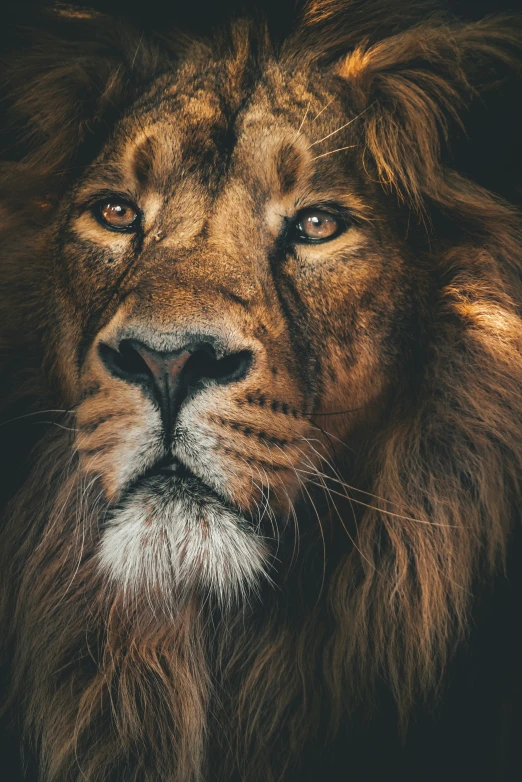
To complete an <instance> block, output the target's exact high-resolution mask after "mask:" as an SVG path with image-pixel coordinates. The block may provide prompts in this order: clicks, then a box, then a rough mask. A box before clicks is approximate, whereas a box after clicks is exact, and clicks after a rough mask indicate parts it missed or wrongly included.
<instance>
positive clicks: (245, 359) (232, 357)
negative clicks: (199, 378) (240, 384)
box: [214, 350, 253, 383]
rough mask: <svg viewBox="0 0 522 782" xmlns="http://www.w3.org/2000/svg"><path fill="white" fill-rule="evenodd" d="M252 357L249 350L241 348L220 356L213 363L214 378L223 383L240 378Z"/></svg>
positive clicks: (246, 370)
mask: <svg viewBox="0 0 522 782" xmlns="http://www.w3.org/2000/svg"><path fill="white" fill-rule="evenodd" d="M252 358H253V356H252V351H251V350H241V351H240V352H239V353H231V354H229V355H228V356H224V357H223V358H220V359H219V360H218V361H216V363H215V374H214V377H215V379H216V380H221V382H225V383H233V382H235V381H237V380H242V379H243V378H244V377H245V376H246V374H247V372H248V370H249V369H250V367H251V365H252Z"/></svg>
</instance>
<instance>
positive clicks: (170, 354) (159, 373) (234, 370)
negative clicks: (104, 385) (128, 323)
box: [98, 339, 252, 429]
mask: <svg viewBox="0 0 522 782" xmlns="http://www.w3.org/2000/svg"><path fill="white" fill-rule="evenodd" d="M98 350H99V354H100V357H101V359H102V361H103V363H104V364H105V367H106V368H107V369H108V371H109V372H110V373H111V374H112V375H114V376H115V377H118V378H121V379H122V380H125V381H126V382H127V383H134V384H137V385H141V386H142V387H143V388H144V389H145V390H146V391H147V392H149V393H150V394H151V395H152V396H153V397H154V398H155V399H156V401H157V403H158V405H159V407H160V409H161V412H162V416H163V420H164V424H165V427H166V428H167V429H170V428H171V427H172V424H173V422H174V420H175V418H176V415H177V413H178V411H179V408H180V407H181V405H182V403H183V401H184V399H185V398H186V397H187V395H188V394H189V392H191V391H193V390H197V388H198V387H199V388H202V387H204V385H205V381H210V380H213V381H215V382H217V383H220V384H222V385H223V384H228V383H234V382H237V381H239V380H242V379H243V378H244V377H245V376H246V374H247V372H248V370H249V367H250V365H251V363H252V352H251V351H250V350H242V351H239V352H236V353H230V354H227V355H225V356H223V357H221V358H217V356H216V353H215V350H214V348H213V346H212V345H211V344H210V343H207V342H198V343H195V344H194V343H187V344H186V345H185V346H184V347H182V348H180V349H179V350H175V351H159V350H155V349H154V348H152V347H150V346H149V345H147V344H146V343H144V342H140V341H138V340H134V339H122V340H121V341H120V342H119V344H118V346H117V348H113V347H110V346H109V345H106V344H105V343H103V342H102V343H100V344H99V346H98Z"/></svg>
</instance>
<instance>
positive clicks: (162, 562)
mask: <svg viewBox="0 0 522 782" xmlns="http://www.w3.org/2000/svg"><path fill="white" fill-rule="evenodd" d="M162 488H163V491H160V487H157V488H156V489H155V487H154V486H150V485H148V486H144V487H143V488H141V489H138V490H136V491H135V492H133V493H132V495H131V496H130V497H129V498H128V499H127V500H126V501H125V502H124V504H123V505H122V506H121V507H120V508H118V509H117V510H115V511H114V512H113V515H112V518H111V519H110V521H109V523H108V526H107V527H106V528H105V529H104V530H103V533H102V537H101V545H100V550H99V554H98V562H99V566H100V568H101V570H102V572H103V573H104V574H105V575H106V576H108V578H109V579H110V580H111V581H112V582H114V583H115V584H117V585H119V586H120V587H121V588H122V589H123V592H124V594H125V595H126V596H128V597H129V598H131V599H133V598H136V597H138V596H139V595H140V594H141V595H143V596H144V597H145V598H146V599H147V601H148V602H149V603H150V604H151V607H152V608H155V607H157V608H158V609H167V610H170V609H171V608H174V606H175V605H176V603H178V602H179V600H183V599H184V598H185V597H187V596H188V595H190V594H191V593H193V592H194V591H196V590H197V591H198V592H199V593H201V594H203V595H208V594H209V593H210V594H212V595H213V596H215V597H216V598H217V600H218V601H219V602H220V604H221V605H222V606H226V605H230V604H231V603H233V602H234V601H235V600H236V599H238V598H244V597H246V596H247V594H248V593H249V592H251V591H252V590H254V591H255V590H257V588H258V586H259V582H260V580H261V579H262V578H263V577H266V566H267V560H268V548H267V546H266V544H265V542H264V540H263V538H262V537H261V536H260V535H257V534H256V532H255V531H254V530H253V529H252V528H251V527H250V526H248V524H247V522H246V521H245V520H244V519H242V518H241V516H239V515H236V514H235V513H233V512H232V511H230V510H229V509H228V508H226V507H225V506H224V505H222V504H221V503H220V502H219V500H218V499H217V498H213V497H205V498H203V499H201V500H200V499H199V498H196V497H194V495H193V494H192V493H191V492H190V491H186V490H185V489H181V490H179V491H176V492H175V493H172V492H171V491H165V490H164V489H165V488H166V487H165V486H164V487H162Z"/></svg>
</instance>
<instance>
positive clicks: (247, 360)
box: [184, 347, 252, 387]
mask: <svg viewBox="0 0 522 782" xmlns="http://www.w3.org/2000/svg"><path fill="white" fill-rule="evenodd" d="M251 364H252V353H251V351H250V350H242V351H240V352H238V353H231V354H229V355H227V356H224V357H223V358H220V359H217V358H216V357H215V354H214V352H213V351H212V350H209V349H207V348H206V347H205V348H200V349H199V350H196V351H195V352H194V353H193V354H192V355H191V357H190V359H189V360H188V361H187V364H186V367H185V371H184V382H185V384H186V386H187V387H193V386H195V385H196V384H197V383H198V382H199V381H200V380H216V381H217V382H218V383H233V382H235V381H237V380H241V379H242V378H243V377H245V375H246V374H247V372H248V370H249V368H250V366H251Z"/></svg>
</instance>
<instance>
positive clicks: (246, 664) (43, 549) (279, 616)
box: [0, 0, 522, 782]
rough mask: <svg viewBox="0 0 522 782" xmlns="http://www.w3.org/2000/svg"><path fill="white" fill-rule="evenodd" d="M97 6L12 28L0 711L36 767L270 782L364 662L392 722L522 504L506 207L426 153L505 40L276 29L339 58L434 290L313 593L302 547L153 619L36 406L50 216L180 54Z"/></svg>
mask: <svg viewBox="0 0 522 782" xmlns="http://www.w3.org/2000/svg"><path fill="white" fill-rule="evenodd" d="M348 7H349V8H350V9H351V12H350V15H349V19H348V18H347V14H346V9H347V8H348ZM354 9H355V11H354ZM365 9H366V11H365ZM377 14H378V15H379V19H382V20H383V21H382V23H381V25H380V29H379V35H380V36H381V37H380V38H379V39H378V40H376V39H375V35H374V33H373V31H374V29H375V19H376V18H377ZM84 17H87V18H84ZM99 18H100V17H99V16H98V15H97V14H92V15H88V14H86V13H83V15H82V14H80V15H79V16H78V15H74V14H73V13H72V12H71V13H69V12H65V11H62V12H61V15H60V16H59V18H58V19H57V20H55V21H54V22H53V27H52V31H49V30H47V31H46V32H45V33H44V34H41V33H40V32H38V33H33V32H30V33H27V31H24V32H23V35H24V36H26V35H29V36H35V37H34V38H32V39H31V53H30V54H27V53H25V54H24V56H23V57H19V55H18V54H17V51H16V50H15V52H14V53H13V54H12V55H11V56H10V57H9V58H8V69H7V75H6V83H7V86H8V90H7V92H8V101H9V123H8V128H7V130H5V134H10V136H9V137H10V138H12V137H13V127H14V128H15V130H16V132H15V135H16V144H14V146H11V151H10V152H9V157H10V159H9V160H7V161H6V162H5V163H4V165H3V177H2V201H3V204H4V205H3V206H2V213H3V215H4V221H3V222H4V226H6V227H5V229H4V228H3V230H5V237H4V240H3V250H2V278H3V279H2V286H3V289H2V296H1V315H0V323H1V324H2V325H1V329H2V335H1V348H2V351H1V361H2V373H3V375H2V376H3V389H2V411H3V413H2V421H5V422H6V423H5V425H4V424H3V425H2V430H1V431H2V436H3V441H4V442H3V445H2V450H3V452H4V453H6V452H8V453H10V457H9V462H10V464H9V465H8V467H7V468H6V475H7V476H8V478H7V480H6V482H5V485H4V487H3V497H4V506H5V510H4V512H3V521H2V554H1V557H2V559H1V565H0V578H1V584H2V588H1V596H2V603H1V611H0V615H1V622H2V628H3V630H2V638H3V642H2V648H3V657H4V660H5V661H6V664H7V661H10V662H9V672H10V685H9V688H8V693H7V698H6V708H7V709H10V710H11V713H12V714H13V715H14V716H13V718H12V719H13V721H14V722H13V724H16V725H18V726H19V727H20V730H21V731H22V732H23V735H24V737H25V741H26V744H27V747H28V748H29V750H28V752H29V757H31V756H36V755H38V757H39V764H40V768H41V770H42V771H41V773H42V775H43V777H42V778H45V779H46V780H49V781H50V780H64V779H70V780H73V779H81V778H85V779H89V780H102V779H109V778H111V779H112V778H118V779H125V780H138V779H140V780H142V779H149V780H151V781H152V780H159V779H165V780H167V779H169V780H174V779H177V780H187V781H188V780H192V779H194V780H196V779H200V778H205V777H206V778H212V779H215V778H217V776H216V775H217V774H221V775H222V776H223V778H228V777H229V776H230V775H231V774H232V773H233V772H234V771H236V772H237V771H239V772H240V773H241V774H242V775H243V778H245V779H248V780H249V781H251V782H253V781H254V780H257V779H259V780H261V779H263V780H268V779H280V778H281V777H282V775H283V774H284V772H285V769H286V768H287V767H292V766H294V765H296V764H297V763H298V758H299V755H300V752H301V751H302V748H303V746H304V745H305V744H306V743H307V742H308V741H310V740H312V739H313V738H314V737H317V736H319V735H322V736H323V739H324V740H326V739H325V736H329V737H332V736H335V735H336V732H337V731H338V729H339V725H340V724H341V722H342V720H343V719H344V718H345V716H346V714H347V713H349V711H350V709H351V707H352V706H353V704H354V703H355V702H356V700H357V699H361V698H363V699H364V698H366V699H367V698H370V697H371V693H372V688H373V685H374V683H375V682H376V680H377V679H379V678H381V677H382V678H384V680H385V681H386V682H387V683H388V685H389V687H390V688H391V690H392V692H393V693H394V696H395V698H396V701H397V704H398V711H399V714H400V715H401V716H402V718H403V719H405V718H406V716H407V714H408V711H409V710H410V708H411V706H412V703H413V702H414V701H415V699H416V698H418V697H420V696H421V695H422V694H426V693H429V692H431V691H432V690H433V689H434V687H436V686H437V684H438V682H439V680H440V677H441V675H442V673H443V671H444V669H445V665H446V663H447V660H448V656H449V655H451V653H452V651H453V649H454V648H455V645H456V644H457V642H459V641H460V640H461V639H462V638H463V637H464V636H465V634H466V631H467V626H468V617H469V611H470V607H471V602H472V601H471V598H470V595H471V593H472V592H473V591H474V589H475V587H476V585H477V583H483V582H484V581H486V580H487V579H488V578H489V577H490V576H491V575H492V574H493V573H494V572H496V571H497V569H499V568H502V566H503V563H504V561H505V555H506V550H507V547H508V542H509V535H510V530H511V529H512V526H513V523H514V522H516V521H517V520H518V515H519V508H520V499H521V498H520V493H521V483H520V477H521V469H522V437H521V434H522V355H521V352H522V321H521V312H520V305H521V302H522V278H521V262H520V255H521V237H520V234H519V232H518V227H517V226H518V217H517V214H516V212H515V210H514V209H513V208H511V207H510V206H509V205H508V204H507V203H505V202H503V201H502V200H500V199H498V198H496V197H495V196H493V195H492V194H491V193H489V192H487V191H486V190H483V189H481V188H480V187H479V186H477V185H474V184H473V183H472V182H470V181H469V180H468V179H466V178H464V177H462V176H460V175H459V174H457V173H456V172H454V171H452V170H451V169H450V168H448V167H445V166H444V164H443V162H442V157H441V155H442V153H441V144H444V143H445V142H444V136H445V133H447V132H448V127H449V124H450V123H451V122H452V121H454V120H455V117H456V116H458V113H459V111H460V110H461V108H462V106H463V105H464V104H465V102H466V101H467V100H468V99H469V97H470V95H471V93H472V91H473V89H474V85H475V84H476V83H478V81H480V77H481V76H480V74H482V71H481V69H480V64H481V63H484V62H489V61H490V60H495V61H496V62H497V63H498V62H500V63H501V65H502V64H503V65H502V67H504V65H505V64H506V63H508V62H510V61H512V58H513V56H514V54H513V53H514V49H515V47H516V45H517V40H519V37H517V33H516V30H515V28H514V26H513V24H512V23H511V22H509V23H508V22H504V21H502V20H501V21H487V22H482V23H476V24H468V25H465V24H460V23H458V22H453V21H451V20H450V21H447V20H445V19H442V18H440V17H436V18H434V19H432V20H431V21H427V22H423V23H421V24H420V25H413V26H412V25H411V24H410V22H407V21H406V16H404V14H398V15H397V18H393V19H391V18H390V17H389V14H388V12H387V10H386V7H385V6H382V4H378V3H373V4H372V3H357V2H353V3H342V2H329V1H328V2H327V0H320V1H319V2H315V3H312V4H309V6H308V10H307V11H305V13H304V16H303V19H302V21H301V24H300V28H299V31H298V33H295V34H294V35H293V37H291V38H290V39H289V41H287V42H286V43H285V46H286V47H287V51H291V50H292V49H293V51H294V52H295V53H297V52H305V53H306V58H308V61H309V62H310V63H312V62H316V63H318V64H320V65H321V66H324V67H326V65H325V64H328V63H333V62H338V61H340V59H341V58H344V59H343V60H342V63H341V65H337V66H336V67H337V68H338V71H339V72H340V73H341V75H343V74H344V75H346V76H348V75H350V78H352V79H353V86H352V90H353V96H354V98H355V99H356V100H357V101H358V102H359V104H360V106H361V110H363V109H365V108H366V107H368V108H367V116H366V120H365V123H366V124H365V128H366V140H367V151H366V163H367V166H368V171H369V175H370V176H375V177H379V178H380V179H381V181H382V182H383V186H384V187H385V188H388V189H389V190H390V193H391V194H395V195H397V197H398V199H399V201H400V205H399V207H398V208H400V209H403V210H409V211H410V212H411V214H412V215H414V217H412V219H413V220H417V219H418V218H417V216H418V215H421V219H422V220H424V222H425V226H426V227H425V229H423V231H425V234H426V235H427V236H428V235H429V234H430V232H433V231H438V232H439V239H440V236H441V232H442V241H440V242H439V246H440V247H441V248H442V249H441V251H440V252H439V254H438V257H437V265H436V267H435V268H434V269H433V271H432V274H431V280H432V290H431V292H430V296H431V297H432V301H433V306H432V308H431V311H430V314H428V313H426V316H425V321H424V322H423V323H421V324H420V328H421V330H423V334H424V337H423V338H424V340H425V341H424V344H425V345H426V352H425V354H424V355H423V356H422V357H419V359H418V372H417V375H416V382H415V384H413V385H412V387H411V388H409V393H408V394H407V395H405V396H404V397H402V398H401V399H399V400H396V401H395V402H394V409H393V411H392V414H390V416H389V418H388V421H389V422H388V424H387V425H386V426H385V427H384V429H383V430H382V431H381V432H380V434H379V438H378V440H377V441H376V442H375V443H374V444H373V447H372V450H371V453H369V455H368V467H367V475H366V479H367V482H366V484H365V487H366V488H367V489H368V492H369V493H368V494H365V493H362V492H359V491H356V490H355V489H354V490H353V499H354V502H355V503H356V504H357V507H358V509H359V510H358V532H357V535H356V538H355V542H354V547H353V549H352V550H351V551H350V552H349V553H347V554H344V553H343V555H342V557H339V556H337V555H336V554H335V549H332V550H331V551H329V555H328V566H327V568H326V573H325V583H324V586H323V588H322V590H321V593H320V597H319V598H318V597H317V593H316V591H314V590H313V589H309V588H307V583H308V581H307V580H308V577H309V574H310V572H315V571H317V569H318V566H317V562H316V560H317V557H318V556H319V554H318V547H317V545H316V544H315V542H313V541H312V542H310V544H309V546H308V548H307V546H306V545H303V550H302V551H301V553H300V558H299V561H298V562H297V564H294V566H293V568H292V570H291V571H290V572H289V573H288V574H286V576H285V577H283V578H282V580H281V584H280V588H278V589H276V590H273V589H271V588H269V587H267V591H266V594H264V595H263V599H262V600H261V601H260V603H258V602H256V601H255V600H253V601H252V602H251V603H250V604H246V605H244V606H243V607H242V608H241V609H240V610H238V611H237V612H236V613H235V615H233V616H232V615H226V614H224V615H220V614H219V612H218V611H217V610H215V611H213V612H210V611H207V610H206V607H205V601H204V600H203V601H201V599H200V598H199V597H198V596H194V598H193V599H191V600H190V601H188V602H187V605H186V607H185V608H184V610H183V611H182V612H180V613H179V614H178V615H176V616H172V617H170V618H169V620H168V621H165V618H164V617H161V616H154V614H153V613H151V611H150V610H149V609H148V606H147V604H146V599H145V598H143V602H140V599H137V600H136V602H135V604H133V606H132V608H129V607H128V606H124V605H123V604H121V602H120V599H119V598H118V595H117V594H116V593H114V594H113V593H111V592H110V591H107V590H106V589H105V588H104V584H103V582H102V580H101V579H100V577H99V575H98V573H97V571H96V568H95V567H94V560H93V555H94V551H95V546H96V543H97V539H96V534H95V530H96V520H97V513H98V504H99V487H98V486H97V484H96V482H95V481H93V482H90V483H89V482H85V479H80V478H79V475H78V471H77V468H76V462H75V458H76V457H75V454H74V452H73V453H71V449H70V438H71V432H70V431H69V430H70V429H72V428H74V417H71V416H63V417H60V416H59V415H58V416H54V414H53V412H52V411H55V410H60V409H61V408H62V407H63V404H62V401H61V396H60V389H59V388H57V382H56V378H55V374H54V364H53V345H52V344H49V343H48V339H47V336H46V335H47V330H48V323H49V320H50V319H51V318H52V317H53V313H52V312H48V311H47V309H46V296H45V291H46V290H47V289H48V286H49V285H52V280H51V281H50V280H49V279H48V278H47V275H46V269H45V267H44V266H43V263H42V262H41V260H40V259H42V258H43V257H44V255H45V254H44V253H43V252H42V251H41V248H42V247H45V245H46V243H47V242H48V241H49V235H48V229H47V223H46V213H47V211H49V210H52V203H53V198H60V196H61V193H62V192H64V191H65V190H66V189H67V187H68V186H69V183H70V182H71V180H74V178H75V177H76V176H77V175H78V172H79V171H81V170H82V165H83V164H84V161H86V160H89V159H90V158H91V157H92V155H93V150H94V148H95V145H96V144H98V143H100V142H99V139H103V136H104V133H105V132H106V128H108V127H110V123H111V121H112V120H113V118H114V116H116V114H117V112H119V111H121V107H122V106H125V105H127V104H128V103H129V102H130V101H131V100H132V99H133V96H135V95H136V94H139V91H140V89H142V85H144V84H146V83H147V81H148V80H150V79H151V78H152V76H153V75H154V74H155V73H158V72H161V69H162V68H164V67H165V64H166V63H167V62H172V59H173V58H175V57H183V51H184V45H185V44H184V39H183V38H182V37H180V36H177V35H174V34H173V35H171V36H170V37H169V35H168V34H167V33H165V31H164V30H163V31H162V33H161V35H160V34H156V35H155V34H153V32H150V33H147V34H145V35H143V34H142V33H140V31H139V30H138V31H137V30H135V29H133V28H132V26H130V25H121V26H119V27H118V28H116V27H114V26H113V27H112V28H111V30H109V29H108V28H107V26H103V25H102V27H103V33H100V31H99V28H100V24H99ZM408 18H409V17H408ZM91 27H92V28H94V29H96V30H97V31H98V32H97V34H96V35H94V34H93V33H92V31H91V32H89V30H90V28H91ZM383 29H387V30H388V32H389V33H393V34H394V36H395V37H394V38H392V39H391V38H390V39H386V38H384V37H383V36H382V30H383ZM26 43H27V42H26ZM347 53H348V54H347ZM303 56H305V55H304V54H303ZM471 63H473V67H472V66H471ZM475 72H477V73H479V76H478V77H477V79H478V81H477V80H475V82H473V79H472V77H473V78H475ZM412 139H414V143H413V142H412ZM40 411H50V412H44V413H41V412H40ZM53 416H54V417H53ZM45 421H47V422H49V421H53V422H54V423H55V424H57V425H53V426H50V425H49V424H45V423H43V422H45ZM349 477H350V476H346V478H347V480H349ZM87 521H88V522H89V523H87ZM327 526H328V525H327V523H326V521H325V527H327ZM326 544H327V545H328V533H327V540H326ZM209 768H210V769H212V771H209ZM218 768H219V771H218V770H217V769H218Z"/></svg>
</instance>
